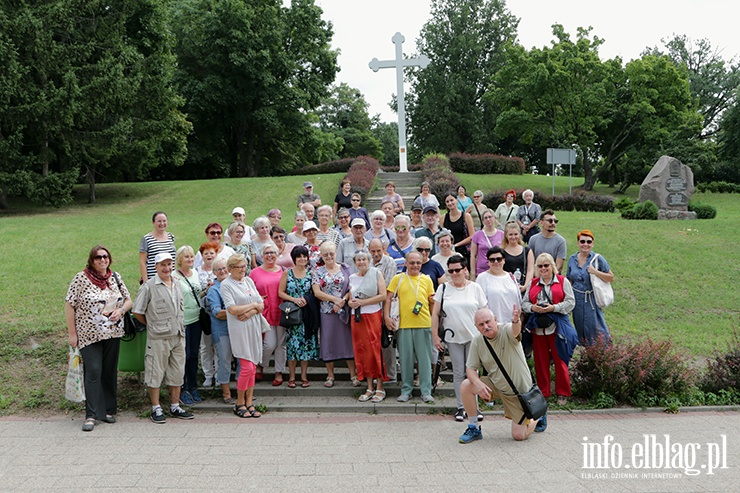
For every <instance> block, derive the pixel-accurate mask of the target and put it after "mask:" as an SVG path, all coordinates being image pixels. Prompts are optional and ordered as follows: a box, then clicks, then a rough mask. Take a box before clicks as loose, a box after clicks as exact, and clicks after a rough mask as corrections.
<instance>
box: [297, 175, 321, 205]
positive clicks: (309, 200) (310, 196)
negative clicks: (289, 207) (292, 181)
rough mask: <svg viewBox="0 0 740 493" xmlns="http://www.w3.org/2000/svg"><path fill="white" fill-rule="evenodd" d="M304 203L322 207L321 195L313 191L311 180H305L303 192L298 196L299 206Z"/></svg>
mask: <svg viewBox="0 0 740 493" xmlns="http://www.w3.org/2000/svg"><path fill="white" fill-rule="evenodd" d="M303 204H311V205H313V206H314V208H316V207H321V197H319V194H317V193H313V183H311V182H310V181H306V182H303V194H301V195H299V196H298V207H300V206H301V205H303Z"/></svg>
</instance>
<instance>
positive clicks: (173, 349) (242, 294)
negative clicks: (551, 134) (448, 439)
mask: <svg viewBox="0 0 740 493" xmlns="http://www.w3.org/2000/svg"><path fill="white" fill-rule="evenodd" d="M385 189H386V193H387V195H386V196H385V197H384V199H383V202H382V206H381V210H377V211H374V212H372V213H371V214H368V213H367V211H366V210H365V209H364V208H362V207H361V206H360V200H359V199H360V197H359V195H357V196H356V194H353V193H351V183H349V181H347V180H343V181H342V183H341V184H340V187H339V192H338V193H337V196H336V198H335V202H334V207H332V206H328V205H322V203H321V199H320V197H319V196H318V195H317V194H315V193H313V187H312V184H311V182H306V183H304V193H303V194H301V195H300V196H299V198H298V201H297V202H298V203H297V205H298V210H297V211H296V213H295V215H294V228H293V230H292V231H290V232H288V231H286V230H285V229H283V228H282V227H281V226H280V221H281V219H282V213H281V211H280V210H278V209H272V210H270V211H269V212H268V214H267V215H266V216H261V217H258V218H257V219H255V220H254V221H253V223H252V226H251V227H250V226H248V225H247V224H246V223H245V219H246V217H245V211H244V209H243V208H241V207H236V208H234V209H233V210H232V217H233V221H232V222H231V224H230V225H229V226H228V228H227V230H226V231H224V228H223V227H222V226H221V224H220V223H218V222H213V223H211V224H209V225H208V226H207V227H206V228H205V240H206V241H204V242H203V243H202V244H201V245H200V246H199V247H198V248H197V249H194V248H192V247H190V246H188V245H183V246H180V247H179V248H176V247H175V237H174V235H172V234H171V233H170V232H168V231H167V225H168V222H167V215H166V214H165V213H164V212H161V211H160V212H156V213H155V214H154V215H153V217H152V223H153V230H152V231H151V232H150V233H147V234H146V235H144V237H143V238H142V239H141V242H140V248H139V251H140V271H141V280H140V282H141V283H142V284H141V287H140V289H139V292H138V294H137V296H136V300H135V302H134V301H133V300H132V297H131V295H130V293H129V291H128V290H127V288H126V285H125V283H124V282H123V280H122V279H121V277H120V275H119V274H118V273H116V272H113V271H112V270H111V264H112V257H111V253H110V251H108V249H107V248H106V247H104V246H102V245H96V246H95V247H93V249H92V250H91V251H90V254H89V256H88V263H87V267H86V268H85V269H84V271H83V272H80V273H79V274H77V275H76V276H75V278H74V279H73V281H72V283H71V284H70V287H69V291H68V294H67V298H66V309H65V312H66V320H67V327H68V332H69V343H70V345H72V346H75V347H80V350H81V353H82V356H83V358H84V361H85V384H86V392H87V401H86V420H85V423H84V425H83V429H84V430H88V431H89V430H92V429H93V428H94V426H95V425H96V424H97V422H99V421H108V422H115V416H116V410H117V406H116V366H117V359H118V351H119V343H120V338H121V336H122V335H123V320H124V317H126V316H127V312H129V311H131V312H132V313H133V315H134V316H135V317H136V319H138V321H139V322H141V323H143V324H145V325H146V326H147V338H148V339H147V349H146V355H145V376H144V380H145V384H146V386H147V388H148V391H149V396H150V400H151V405H152V412H151V419H152V421H154V422H155V423H164V422H165V421H166V418H165V414H164V412H163V409H162V406H161V405H160V402H159V389H160V387H161V385H162V384H165V385H167V386H168V388H169V395H170V398H171V402H170V409H169V415H170V416H172V417H175V418H180V419H192V418H193V414H192V413H191V412H190V410H188V408H187V407H185V408H184V407H182V405H192V404H195V403H198V402H200V401H202V397H201V396H200V394H199V392H198V384H197V382H196V379H197V377H198V368H199V363H200V366H201V367H202V369H203V373H204V376H205V382H203V383H204V385H205V386H207V387H210V386H211V385H214V384H215V385H217V386H219V387H220V389H221V391H222V399H223V402H224V403H226V404H229V405H232V404H233V410H234V414H235V415H236V416H239V417H242V418H257V417H259V416H260V413H259V411H258V410H257V409H256V407H255V405H254V402H253V398H254V385H255V382H256V381H259V380H261V379H262V378H263V372H264V369H265V368H266V367H268V366H269V363H270V360H271V359H273V360H274V369H275V373H274V377H273V380H272V385H274V386H281V385H283V384H286V385H287V387H289V388H297V387H301V388H306V387H309V386H310V385H311V382H310V381H309V378H308V373H307V366H308V362H309V361H312V360H321V361H323V362H324V364H325V365H326V378H325V380H324V382H323V385H324V386H325V387H332V386H334V384H335V379H336V377H335V372H334V365H335V363H336V362H338V361H345V362H346V365H347V367H348V368H349V372H350V379H351V382H352V385H353V386H355V387H360V386H362V385H363V381H364V385H365V388H366V390H365V392H364V393H363V394H361V395H360V397H359V400H360V401H361V402H374V403H380V402H382V401H383V400H384V399H385V397H386V392H385V389H384V385H387V384H388V382H389V381H390V382H396V381H397V372H398V367H399V365H398V363H400V376H401V379H400V380H401V387H400V395H399V396H398V401H400V402H406V401H409V400H410V399H412V398H413V389H414V387H415V378H418V387H419V390H420V396H421V400H422V401H423V402H433V401H434V397H433V388H434V386H436V383H437V382H436V381H433V377H432V368H433V366H435V365H436V364H438V363H439V362H440V361H442V358H443V357H444V354H445V350H446V351H447V352H448V354H449V358H450V360H451V363H452V372H453V385H454V388H455V398H456V401H457V410H456V412H455V419H456V420H457V421H461V422H462V421H465V420H466V419H467V420H468V421H469V425H468V428H467V429H466V431H465V434H463V436H462V437H461V438H460V441H461V442H463V443H468V442H470V441H474V440H476V439H479V438H481V436H482V434H481V432H480V427H479V425H478V421H480V420H482V419H483V415H482V414H481V412H480V410H479V409H478V408H477V399H476V398H475V396H480V397H481V398H483V399H484V400H489V399H498V398H500V399H502V402H503V404H504V411H505V415H506V417H508V418H510V419H512V436H513V437H514V438H515V439H517V440H522V439H525V438H527V436H529V434H531V433H532V432H533V431H544V430H545V429H546V427H547V419H546V416H545V417H543V418H541V419H540V420H539V421H537V422H535V421H528V420H525V419H524V418H523V410H522V408H521V405H520V404H519V403H518V400H517V398H516V396H515V394H514V391H513V390H512V389H511V388H510V387H509V385H508V383H507V382H506V380H505V379H504V378H503V377H502V376H501V372H500V371H498V370H497V363H496V362H495V360H494V358H492V355H491V354H490V352H489V348H493V349H492V350H495V351H496V352H497V354H498V355H499V357H500V360H501V362H502V364H503V365H504V366H506V370H507V371H508V373H509V375H511V378H512V380H513V381H514V382H515V383H516V387H517V389H518V390H520V391H526V390H528V389H529V388H530V387H531V383H532V377H531V375H530V373H529V369H528V366H527V364H526V357H525V354H526V353H528V352H529V351H530V350H531V351H532V352H533V354H534V360H535V372H536V381H537V384H538V386H539V387H540V389H541V390H542V393H543V395H544V396H545V397H550V395H551V383H550V365H551V361H552V364H554V366H555V393H556V395H557V397H558V404H561V405H565V404H566V403H567V399H568V397H569V396H570V395H571V390H570V379H569V375H568V363H569V361H570V357H571V356H572V353H573V349H574V346H575V344H578V343H580V344H582V345H588V344H592V343H593V342H594V341H596V340H597V339H599V338H604V339H607V340H608V339H609V331H608V328H607V326H606V322H605V320H604V316H603V313H602V312H601V310H600V309H599V308H598V306H596V305H595V303H594V299H593V295H592V292H593V288H592V287H591V282H590V275H591V274H593V275H597V276H598V277H600V278H601V279H602V280H604V281H607V282H611V281H612V280H613V279H614V275H613V273H612V272H611V269H610V267H609V264H608V263H607V262H606V260H605V259H604V258H603V257H602V256H598V258H597V259H596V261H594V256H595V254H594V253H593V251H592V249H593V241H594V235H593V233H592V232H591V231H589V230H583V231H581V232H580V233H579V234H578V238H577V240H578V245H579V251H578V252H577V253H575V254H573V255H572V256H571V257H569V258H568V263H567V269H568V270H567V275H565V276H563V275H561V274H560V273H561V272H562V271H563V267H564V265H565V260H566V255H567V253H566V252H567V245H566V241H565V239H564V238H563V237H562V236H560V235H559V234H558V233H556V227H557V223H558V219H557V217H556V215H555V213H554V211H552V210H545V211H542V210H541V208H540V206H539V205H537V204H535V203H533V202H532V198H533V195H534V194H533V193H532V192H531V191H530V190H526V191H525V192H524V193H523V198H524V202H525V204H524V205H523V206H518V207H517V205H516V204H514V203H513V202H514V200H515V198H516V193H515V192H514V191H513V190H510V191H508V192H506V194H505V197H504V199H505V200H504V202H503V203H502V204H501V205H500V206H499V207H498V208H497V209H496V210H491V209H487V208H486V207H485V205H483V204H482V198H483V193H482V192H481V191H476V192H475V193H474V194H473V198H472V200H471V199H470V198H468V197H467V196H466V192H465V188H464V187H462V186H461V187H459V188H458V190H457V191H456V192H451V193H449V194H447V195H445V197H444V204H445V206H446V208H447V214H445V217H444V218H443V219H442V220H440V217H439V201H438V200H437V198H436V197H434V195H433V194H431V193H430V187H429V184H428V183H424V184H422V186H421V190H420V194H419V196H417V197H416V199H415V200H414V201H413V205H412V206H411V210H410V214H409V215H406V214H405V204H404V203H403V199H402V198H401V197H400V196H398V194H396V193H395V186H394V185H393V183H388V184H386V187H385ZM355 196H356V197H355ZM347 206H349V207H347ZM476 217H477V221H476ZM317 223H318V224H317ZM332 223H333V224H332ZM527 240H528V241H527ZM525 243H526V244H525ZM283 302H290V303H291V304H293V305H294V306H296V307H298V308H299V309H300V311H301V313H302V317H301V320H300V322H298V323H296V324H295V325H290V326H283V325H281V303H283ZM204 314H205V315H204ZM569 314H572V316H573V324H574V326H575V327H574V326H573V324H571V322H570V318H569ZM204 316H207V317H208V319H209V322H210V323H204V319H203V317H204ZM204 329H205V330H204ZM384 330H386V331H390V333H392V334H394V335H395V339H396V341H397V349H396V348H395V347H394V346H393V345H388V347H387V348H384V347H383V345H382V344H381V336H382V334H383V331H384ZM483 338H485V339H486V340H487V341H488V343H489V344H485V343H484V342H485V341H483ZM530 348H531V349H530ZM396 351H397V353H396ZM482 368H484V369H485V370H486V371H487V376H479V374H478V371H479V370H480V369H482ZM232 371H234V373H235V375H236V387H237V393H236V398H234V397H232V395H231V387H230V380H231V374H232ZM298 372H300V373H298ZM286 374H287V375H286ZM299 377H300V378H299ZM286 382H287V383H286ZM520 418H521V419H520Z"/></svg>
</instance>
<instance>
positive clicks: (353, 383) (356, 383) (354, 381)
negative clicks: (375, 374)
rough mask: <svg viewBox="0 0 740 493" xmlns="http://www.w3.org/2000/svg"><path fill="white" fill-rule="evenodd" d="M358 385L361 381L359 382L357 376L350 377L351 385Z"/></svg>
mask: <svg viewBox="0 0 740 493" xmlns="http://www.w3.org/2000/svg"><path fill="white" fill-rule="evenodd" d="M360 385H362V384H361V383H360V381H359V380H358V379H357V377H352V386H353V387H359V386H360Z"/></svg>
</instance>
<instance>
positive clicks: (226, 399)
mask: <svg viewBox="0 0 740 493" xmlns="http://www.w3.org/2000/svg"><path fill="white" fill-rule="evenodd" d="M221 400H223V401H224V404H229V405H231V404H234V403H235V402H236V399H234V398H233V397H231V396H230V395H229V396H225V395H224V396H222V397H221Z"/></svg>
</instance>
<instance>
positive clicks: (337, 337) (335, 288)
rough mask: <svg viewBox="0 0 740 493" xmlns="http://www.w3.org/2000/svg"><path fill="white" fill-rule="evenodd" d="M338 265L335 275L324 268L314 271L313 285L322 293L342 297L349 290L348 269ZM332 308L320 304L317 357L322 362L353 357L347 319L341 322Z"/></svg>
mask: <svg viewBox="0 0 740 493" xmlns="http://www.w3.org/2000/svg"><path fill="white" fill-rule="evenodd" d="M340 265H342V268H341V269H340V270H339V272H337V273H336V274H330V273H329V272H328V271H327V270H326V267H325V266H321V267H319V268H317V269H314V271H313V283H314V284H318V285H319V288H320V289H321V291H323V292H324V293H327V294H330V295H332V296H337V297H342V296H343V295H344V294H346V293H347V290H348V289H349V268H348V267H346V266H345V265H344V264H340ZM333 307H334V303H332V302H331V301H321V302H320V310H319V311H320V312H321V328H320V329H319V356H320V357H321V359H322V360H323V361H324V362H331V361H336V360H341V359H353V358H354V357H355V353H354V349H353V347H352V330H351V329H350V325H349V319H347V322H346V323H345V322H342V320H341V319H340V317H339V314H338V313H334V312H333V310H332V308H333Z"/></svg>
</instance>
